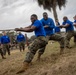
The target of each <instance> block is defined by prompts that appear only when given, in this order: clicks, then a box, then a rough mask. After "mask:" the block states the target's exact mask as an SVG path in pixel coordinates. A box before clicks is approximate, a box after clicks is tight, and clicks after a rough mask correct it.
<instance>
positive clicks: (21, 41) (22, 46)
mask: <svg viewBox="0 0 76 75" xmlns="http://www.w3.org/2000/svg"><path fill="white" fill-rule="evenodd" d="M16 40H17V42H18V44H19V49H20V52H21V51H22V49H23V51H24V50H25V36H24V35H23V34H22V33H21V32H19V34H18V35H17V39H16Z"/></svg>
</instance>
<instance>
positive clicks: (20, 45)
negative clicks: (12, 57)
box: [19, 41, 25, 51]
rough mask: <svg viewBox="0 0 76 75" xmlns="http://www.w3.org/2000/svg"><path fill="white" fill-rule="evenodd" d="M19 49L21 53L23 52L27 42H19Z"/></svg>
mask: <svg viewBox="0 0 76 75" xmlns="http://www.w3.org/2000/svg"><path fill="white" fill-rule="evenodd" d="M19 49H20V51H21V50H23V51H24V50H25V42H24V41H22V42H19Z"/></svg>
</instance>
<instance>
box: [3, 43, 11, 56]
mask: <svg viewBox="0 0 76 75" xmlns="http://www.w3.org/2000/svg"><path fill="white" fill-rule="evenodd" d="M2 49H3V54H4V55H6V51H7V52H8V55H10V48H9V44H3V48H2Z"/></svg>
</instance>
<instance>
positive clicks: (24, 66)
mask: <svg viewBox="0 0 76 75" xmlns="http://www.w3.org/2000/svg"><path fill="white" fill-rule="evenodd" d="M28 68H29V63H27V62H24V63H23V67H22V69H21V70H20V71H18V72H17V73H16V74H19V73H23V72H25V71H26V70H27V69H28Z"/></svg>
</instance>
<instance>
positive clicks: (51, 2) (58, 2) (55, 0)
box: [37, 0, 67, 21]
mask: <svg viewBox="0 0 76 75" xmlns="http://www.w3.org/2000/svg"><path fill="white" fill-rule="evenodd" d="M37 2H38V4H39V6H43V8H44V9H48V10H49V11H51V9H52V10H53V14H54V18H55V21H56V20H58V15H57V11H56V8H57V6H58V7H59V9H60V10H61V8H62V7H65V5H66V3H67V0H37Z"/></svg>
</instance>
